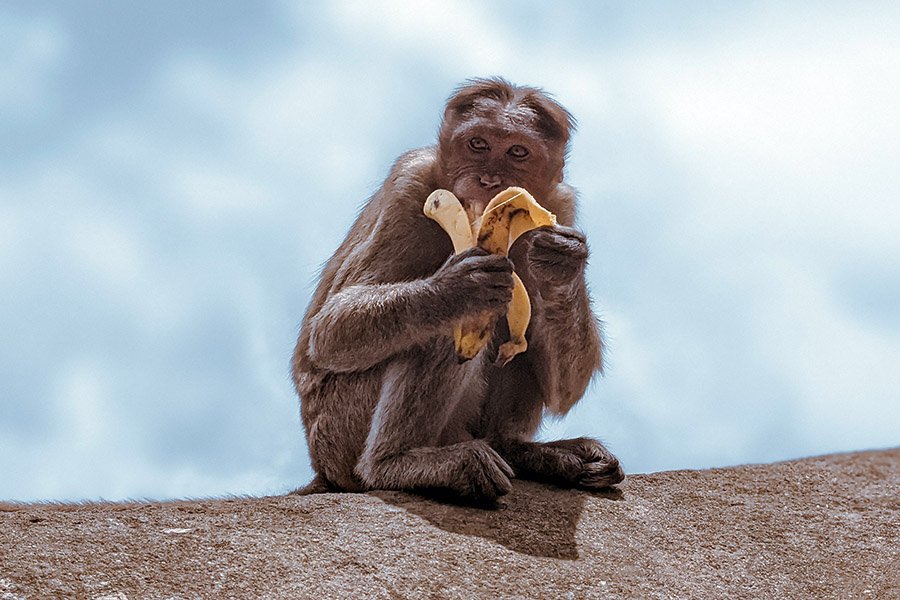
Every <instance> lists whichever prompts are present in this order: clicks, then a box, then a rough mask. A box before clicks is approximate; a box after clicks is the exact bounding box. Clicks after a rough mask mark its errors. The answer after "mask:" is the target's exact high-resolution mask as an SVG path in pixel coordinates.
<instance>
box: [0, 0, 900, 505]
mask: <svg viewBox="0 0 900 600" xmlns="http://www.w3.org/2000/svg"><path fill="white" fill-rule="evenodd" d="M295 4H297V5H299V6H297V5H295ZM516 6H517V8H516V9H515V10H513V9H512V8H510V7H511V5H510V4H507V3H491V2H442V3H434V4H429V3H421V2H416V3H413V2H382V3H340V4H339V3H324V2H323V3H290V2H283V3H279V2H269V3H265V2H256V3H250V2H193V3H190V5H189V6H188V5H185V4H184V3H180V2H169V1H159V2H153V3H149V4H148V3H144V4H143V5H141V4H134V3H126V4H122V3H105V2H59V3H46V2H15V1H14V2H5V3H3V5H2V6H0V499H16V500H47V499H66V500H76V499H97V498H107V499H122V498H143V497H148V498H173V497H186V496H210V495H220V494H267V493H279V492H284V491H287V490H289V489H292V488H293V487H296V486H297V485H299V484H301V483H304V482H305V481H306V480H308V478H309V477H310V474H311V473H310V469H309V465H308V458H307V455H306V449H305V443H304V440H303V435H302V430H301V427H300V420H299V414H298V406H297V399H296V398H295V397H294V394H293V391H292V389H291V385H290V379H289V372H288V364H289V359H290V354H291V350H292V347H293V343H294V340H295V336H296V332H297V329H298V326H299V320H300V317H301V315H302V313H303V310H304V308H305V306H306V303H307V301H308V299H309V295H310V293H311V291H312V289H313V286H314V283H315V275H316V272H317V269H318V267H319V265H321V264H322V262H323V261H325V260H326V259H327V258H328V256H329V255H330V253H331V252H332V251H333V250H334V248H335V247H336V246H337V245H338V243H339V242H340V240H341V239H342V237H343V234H344V233H345V231H346V229H347V227H348V226H349V224H350V222H351V221H352V219H353V217H354V215H355V214H356V211H357V210H358V208H359V206H360V204H361V203H362V202H363V201H364V200H365V199H366V198H367V197H368V196H369V194H371V193H372V192H373V191H374V190H375V189H376V188H377V186H378V185H379V184H380V182H381V180H382V178H383V177H384V175H385V174H386V171H387V168H388V166H389V165H390V163H391V162H392V161H393V159H394V158H395V157H396V156H397V155H398V154H400V153H401V152H402V151H404V150H406V149H408V148H412V147H417V146H421V145H426V144H429V143H431V142H432V140H433V139H434V134H435V132H436V129H437V126H438V121H439V116H440V112H441V106H442V103H443V101H444V100H445V98H446V97H447V95H448V94H449V93H450V92H451V90H452V89H453V88H454V86H455V85H457V84H458V83H459V82H461V81H462V80H464V79H465V78H467V77H471V76H484V75H493V74H500V75H503V76H505V77H507V78H509V79H511V80H513V81H516V82H519V83H527V84H534V85H540V86H543V87H545V88H546V89H548V90H550V91H551V92H553V93H554V94H555V96H556V97H557V98H558V99H559V100H560V101H561V102H562V103H563V104H565V105H566V106H567V107H568V108H569V109H570V110H571V111H572V112H573V113H574V114H575V116H576V117H577V118H578V121H579V129H578V132H577V134H576V135H575V137H574V140H573V146H572V154H571V159H570V162H569V165H568V177H569V180H570V182H571V183H572V184H573V185H575V186H576V187H578V188H579V190H580V192H581V215H580V226H581V227H582V229H584V230H585V231H586V232H587V234H588V236H589V239H590V241H591V248H592V261H591V264H590V267H589V273H588V276H589V282H590V285H591V288H592V290H593V295H594V299H595V304H596V309H597V312H598V313H599V314H600V315H601V316H602V317H603V319H604V320H605V321H606V323H607V328H606V330H607V338H608V344H609V362H608V365H609V368H608V373H607V376H606V377H605V378H603V379H599V380H597V381H596V382H595V383H594V384H593V385H592V387H591V389H590V391H589V393H588V394H587V395H586V397H585V398H584V400H583V401H582V402H581V404H579V405H578V406H577V408H576V409H575V410H574V411H573V412H572V413H570V415H569V416H568V417H567V418H565V419H562V420H557V421H553V422H548V423H547V424H546V426H545V427H544V429H543V430H542V432H541V435H542V436H543V437H547V438H550V437H559V436H573V435H582V434H589V435H595V436H598V437H600V438H602V439H604V440H605V441H606V442H607V443H608V444H609V445H610V447H611V448H612V449H613V451H614V452H616V454H618V455H619V457H620V458H621V459H622V461H623V463H624V465H625V467H626V469H627V470H629V471H631V472H639V471H652V470H660V469H671V468H701V467H709V466H718V465H728V464H736V463H745V462H760V461H772V460H780V459H788V458H793V457H798V456H803V455H810V454H817V453H824V452H833V451H846V450H857V449H864V448H873V447H885V446H896V445H897V444H898V443H900V433H898V432H900V368H898V365H900V207H898V199H900V169H897V167H896V164H897V157H898V156H900V103H898V102H897V98H898V97H900V25H898V23H900V10H898V8H897V5H896V4H894V3H889V2H884V3H869V2H860V3H852V4H841V3H823V2H815V3H812V2H811V3H802V2H801V3H790V4H789V5H788V4H785V3H768V2H759V3H747V4H740V3H721V4H718V5H716V6H715V7H713V8H711V7H710V6H709V5H708V4H706V3H678V5H677V7H676V6H675V5H673V4H670V3H653V2H651V3H640V4H637V3H595V2H583V3H565V4H561V5H559V6H554V8H553V9H552V11H547V10H546V9H545V4H544V3H539V2H533V3H520V4H516Z"/></svg>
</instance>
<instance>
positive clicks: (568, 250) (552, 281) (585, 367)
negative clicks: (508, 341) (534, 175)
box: [527, 227, 603, 414]
mask: <svg viewBox="0 0 900 600" xmlns="http://www.w3.org/2000/svg"><path fill="white" fill-rule="evenodd" d="M586 260H587V245H586V242H585V239H584V236H583V235H581V234H580V233H579V232H577V231H576V230H574V229H571V228H568V227H556V228H552V229H550V228H545V229H543V230H538V231H536V232H535V235H533V236H532V239H531V244H530V246H529V249H528V252H527V261H528V264H529V269H530V271H531V274H532V276H533V280H534V283H533V284H532V285H533V289H536V292H537V293H536V296H537V297H536V298H535V302H534V304H535V312H536V315H535V317H536V318H535V321H534V323H533V325H532V327H531V328H530V330H529V352H528V354H529V355H530V356H529V361H530V362H531V364H532V369H533V370H534V373H535V375H536V379H537V381H538V385H539V386H540V388H541V392H542V394H543V396H544V403H545V404H546V406H547V407H548V408H549V409H550V410H551V411H553V412H555V413H557V414H565V413H566V412H567V411H568V410H569V409H570V408H571V407H572V406H573V405H574V404H575V403H576V402H578V400H579V399H581V396H582V395H583V394H584V391H585V390H586V389H587V386H588V383H589V382H590V380H591V377H592V376H593V375H594V373H596V372H597V371H599V370H601V368H602V353H603V344H602V339H601V336H600V324H599V321H598V320H597V317H596V316H595V315H594V313H593V311H592V310H591V302H590V297H589V295H588V290H587V284H586V282H585V278H584V266H585V263H586Z"/></svg>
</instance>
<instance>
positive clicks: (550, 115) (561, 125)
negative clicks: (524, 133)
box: [522, 90, 576, 145]
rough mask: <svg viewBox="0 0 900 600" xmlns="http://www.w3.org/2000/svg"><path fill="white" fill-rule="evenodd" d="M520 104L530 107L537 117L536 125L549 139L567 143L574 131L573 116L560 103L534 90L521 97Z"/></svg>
mask: <svg viewBox="0 0 900 600" xmlns="http://www.w3.org/2000/svg"><path fill="white" fill-rule="evenodd" d="M522 104H524V105H525V106H527V107H528V108H530V109H531V110H532V111H534V113H535V114H536V115H537V117H538V122H537V126H538V129H539V130H540V131H541V133H542V134H543V135H544V136H546V137H547V139H549V140H553V141H556V142H560V143H562V144H563V145H566V144H568V143H569V136H570V135H571V133H572V132H573V131H575V127H576V122H575V117H573V116H572V114H571V113H570V112H569V111H567V110H566V109H565V108H563V106H562V105H561V104H559V103H558V102H556V101H555V100H553V99H551V98H550V97H549V96H547V94H546V93H544V92H541V91H540V90H534V91H531V92H530V93H528V94H527V95H526V96H525V97H524V98H522Z"/></svg>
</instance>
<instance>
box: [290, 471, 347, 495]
mask: <svg viewBox="0 0 900 600" xmlns="http://www.w3.org/2000/svg"><path fill="white" fill-rule="evenodd" d="M334 491H337V490H336V488H334V487H332V485H331V484H330V483H328V480H327V479H325V478H324V477H322V475H321V474H319V473H316V476H315V477H313V479H312V481H310V482H309V483H307V484H306V485H304V486H303V487H300V488H297V489H296V490H294V491H293V492H291V493H290V495H291V496H309V495H310V494H326V493H328V492H334Z"/></svg>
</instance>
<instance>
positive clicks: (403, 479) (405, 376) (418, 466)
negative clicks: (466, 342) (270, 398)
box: [356, 344, 513, 501]
mask: <svg viewBox="0 0 900 600" xmlns="http://www.w3.org/2000/svg"><path fill="white" fill-rule="evenodd" d="M443 354H444V356H441V357H440V359H438V357H436V356H434V355H433V353H429V352H422V353H419V354H416V353H407V354H405V355H403V356H401V357H398V358H397V359H395V360H394V361H393V362H392V363H391V365H390V366H389V367H388V369H387V371H386V373H385V377H384V383H383V385H382V389H381V395H380V397H379V400H378V406H377V407H376V409H375V414H374V415H373V417H372V422H371V428H370V430H369V436H368V438H367V440H366V445H365V449H364V451H363V454H362V457H361V458H360V461H359V463H358V464H357V466H356V472H357V474H358V475H359V477H360V479H361V480H362V481H363V483H364V485H365V486H366V487H367V488H368V489H394V490H415V489H440V490H449V491H451V492H453V493H455V494H458V495H459V496H462V497H465V498H470V499H473V500H479V501H480V500H493V499H496V498H497V497H498V496H502V495H504V494H506V493H508V492H509V491H510V490H511V489H512V484H511V483H510V481H509V478H510V477H512V476H513V471H512V469H511V468H510V467H509V465H507V464H506V462H505V461H504V460H503V459H502V458H501V457H500V455H499V454H497V452H495V451H494V450H493V449H492V448H491V447H490V446H489V445H488V444H487V443H486V442H485V441H484V440H467V441H462V442H458V443H455V444H450V445H447V446H437V445H436V444H438V443H439V440H440V438H441V437H442V432H443V431H444V429H445V428H446V427H447V425H448V423H447V422H448V419H449V418H450V415H451V412H452V411H453V408H454V405H455V401H454V398H455V397H458V396H459V394H460V391H459V390H460V389H462V388H465V386H466V385H467V383H466V381H465V380H464V379H463V377H464V373H465V372H466V370H467V369H466V368H465V367H460V366H459V365H458V364H457V361H456V357H455V356H453V348H452V345H451V344H447V345H446V352H444V353H443Z"/></svg>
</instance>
